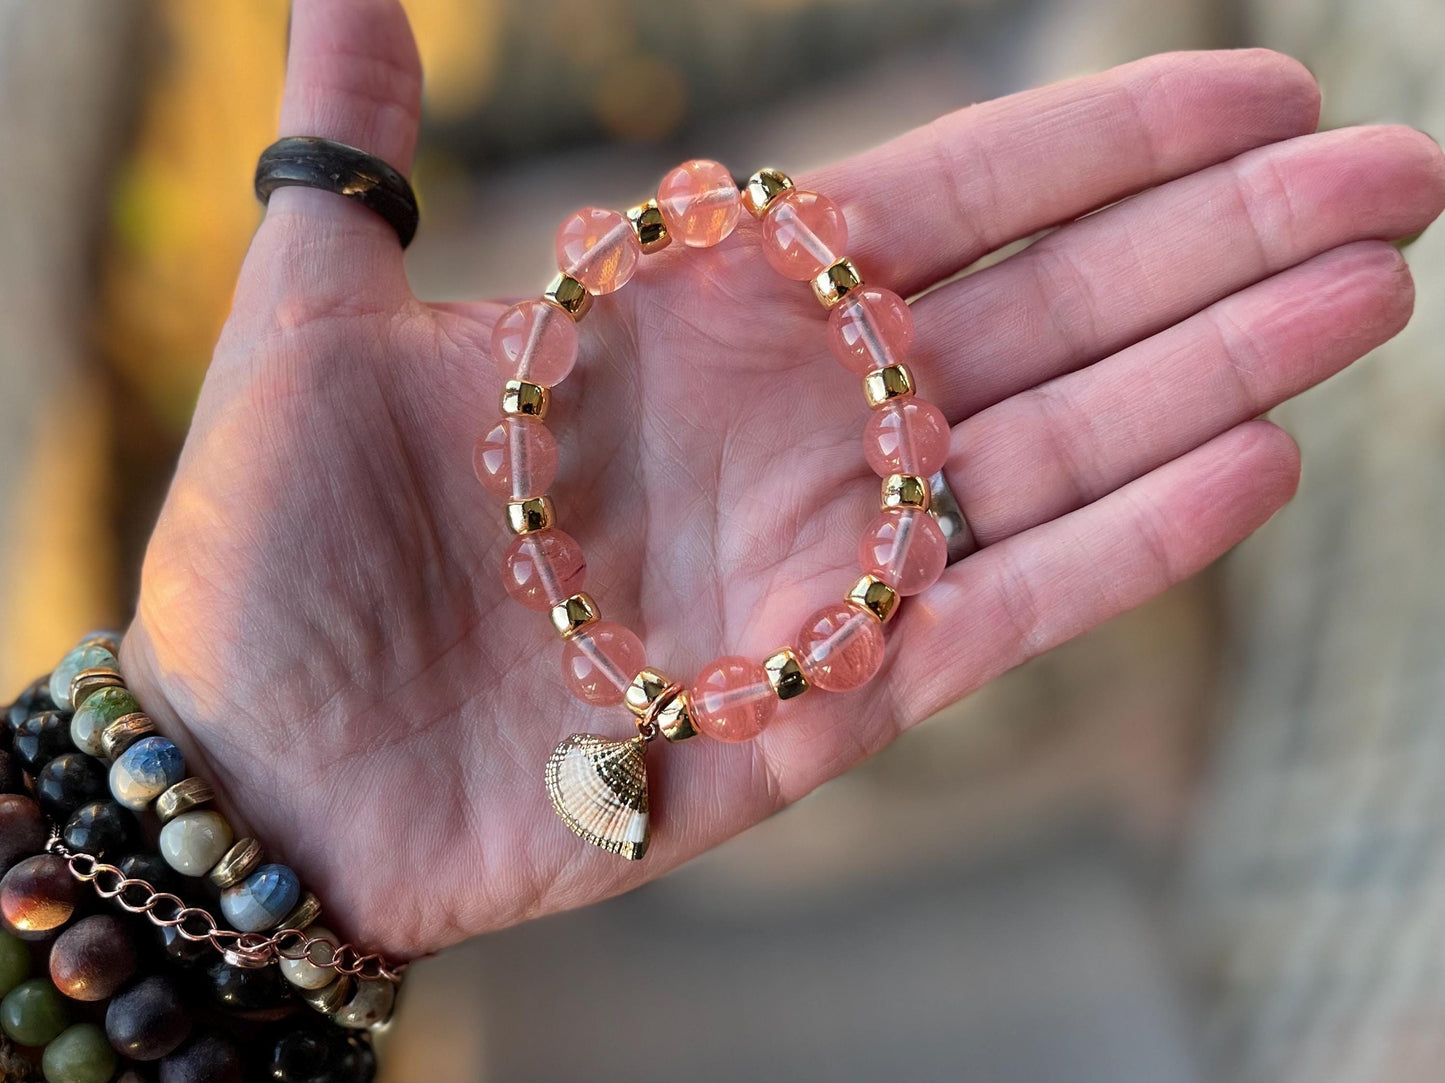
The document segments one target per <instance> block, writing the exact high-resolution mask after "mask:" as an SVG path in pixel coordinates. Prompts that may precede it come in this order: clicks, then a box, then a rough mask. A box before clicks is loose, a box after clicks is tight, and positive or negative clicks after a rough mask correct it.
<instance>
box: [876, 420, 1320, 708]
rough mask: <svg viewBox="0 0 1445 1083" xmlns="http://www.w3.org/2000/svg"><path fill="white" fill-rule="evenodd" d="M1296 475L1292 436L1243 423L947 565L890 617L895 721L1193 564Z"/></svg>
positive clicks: (1221, 547)
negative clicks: (1078, 506)
mask: <svg viewBox="0 0 1445 1083" xmlns="http://www.w3.org/2000/svg"><path fill="white" fill-rule="evenodd" d="M1298 480H1299V451H1298V449H1297V448H1296V446H1295V444H1294V441H1293V440H1291V439H1290V438H1289V436H1288V435H1287V434H1285V433H1284V431H1283V430H1281V429H1279V428H1277V427H1276V426H1274V425H1272V424H1270V423H1269V422H1267V421H1249V422H1246V423H1245V424H1243V425H1240V426H1238V427H1236V428H1234V429H1231V430H1229V432H1227V433H1225V434H1223V435H1221V436H1219V437H1216V438H1215V439H1214V440H1211V441H1210V442H1209V443H1207V444H1205V445H1204V446H1202V447H1199V448H1196V449H1194V450H1193V451H1191V452H1189V453H1187V454H1185V455H1184V456H1182V457H1180V458H1178V459H1175V460H1174V461H1173V462H1170V463H1168V464H1166V465H1164V466H1161V467H1159V468H1158V469H1157V470H1154V471H1152V472H1151V473H1149V474H1146V475H1144V476H1143V477H1142V478H1139V479H1138V480H1136V481H1133V482H1131V483H1130V484H1128V485H1126V486H1124V487H1123V488H1122V489H1118V490H1116V491H1115V492H1113V493H1110V494H1109V495H1108V496H1106V497H1104V498H1102V499H1101V500H1098V501H1096V502H1094V503H1092V504H1090V505H1088V506H1087V507H1084V508H1081V509H1079V510H1077V511H1074V512H1071V513H1069V514H1068V515H1065V516H1063V517H1062V518H1059V519H1055V520H1052V521H1051V522H1048V523H1045V524H1044V525H1042V526H1038V527H1035V528H1033V529H1032V530H1029V531H1026V532H1025V533H1023V534H1018V535H1015V536H1014V537H1012V538H1009V539H1008V540H1006V541H1003V542H1000V543H999V544H998V545H996V546H990V547H989V548H987V549H982V550H980V551H979V552H978V553H975V554H974V555H973V556H971V557H969V558H968V559H966V560H964V561H962V562H960V563H958V564H955V565H954V566H953V567H951V568H950V569H949V570H948V572H947V573H946V574H945V575H944V577H943V578H942V579H941V580H939V582H938V583H936V584H935V585H934V586H933V587H931V588H930V589H929V590H928V591H926V592H924V593H923V594H921V595H919V596H918V597H917V598H913V599H910V600H909V601H910V605H908V606H907V607H905V608H904V611H903V613H902V614H901V615H900V617H899V619H898V627H897V629H896V631H895V633H894V636H893V637H892V638H894V640H895V641H896V645H895V646H894V647H893V651H895V652H896V653H892V652H890V653H892V662H891V666H890V669H889V671H888V678H887V679H888V682H889V688H890V690H891V691H892V693H893V702H894V711H895V722H896V723H897V724H898V725H899V726H900V727H902V726H907V725H911V724H913V723H916V722H919V721H921V720H923V719H924V718H926V717H928V716H929V715H930V714H932V713H933V712H935V711H937V710H939V709H940V708H941V707H944V706H946V705H947V704H949V703H952V702H954V701H956V700H958V699H960V698H961V697H963V696H965V695H967V694H968V693H969V692H972V691H973V690H975V689H977V688H978V687H980V686H981V685H983V684H984V683H986V682H987V681H989V680H992V679H993V678H994V677H996V676H998V675H999V674H1000V673H1003V672H1004V671H1005V670H1008V669H1011V668H1013V667H1014V666H1016V665H1019V664H1020V663H1022V662H1025V661H1027V660H1028V659H1030V658H1033V657H1035V656H1036V655H1039V654H1042V653H1043V652H1044V651H1046V650H1048V649H1049V648H1051V647H1054V646H1056V645H1057V644H1059V643H1062V642H1064V641H1065V640H1067V639H1071V638H1072V637H1074V636H1076V635H1078V634H1079V633H1080V632H1083V631H1085V630H1087V629H1089V628H1092V627H1093V626H1094V625H1096V624H1100V623H1102V622H1103V621H1106V620H1108V619H1109V618H1110V617H1113V616H1116V615H1118V614H1119V613H1123V612H1125V611H1126V610H1129V609H1133V608H1134V607H1135V606H1138V605H1140V604H1142V603H1143V602H1145V601H1148V600H1149V599H1150V598H1152V597H1153V596H1154V595H1156V594H1159V593H1160V592H1161V591H1163V590H1164V589H1165V588H1166V587H1169V586H1172V585H1173V584H1175V583H1178V582H1180V581H1181V580H1183V579H1187V578H1188V577H1189V576H1191V575H1194V574H1195V573H1196V572H1198V571H1200V570H1201V569H1203V568H1204V567H1205V566H1206V565H1208V564H1209V563H1210V562H1211V561H1213V560H1215V559H1216V558H1218V557H1219V556H1221V555H1222V554H1223V553H1224V552H1225V551H1227V550H1228V549H1229V548H1230V547H1231V546H1233V545H1235V544H1236V543H1238V542H1239V541H1241V540H1243V539H1244V538H1245V537H1246V536H1248V535H1249V534H1250V533H1251V532H1253V531H1254V530H1256V529H1258V528H1259V527H1260V526H1261V525H1263V524H1264V522H1265V521H1266V520H1267V519H1268V518H1269V517H1270V516H1271V515H1273V514H1274V513H1275V512H1276V511H1278V510H1279V509H1280V508H1281V507H1282V506H1283V505H1284V504H1285V503H1286V502H1287V501H1288V500H1289V499H1290V497H1291V496H1292V495H1293V494H1294V491H1295V486H1296V485H1297V483H1298Z"/></svg>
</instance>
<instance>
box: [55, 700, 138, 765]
mask: <svg viewBox="0 0 1445 1083" xmlns="http://www.w3.org/2000/svg"><path fill="white" fill-rule="evenodd" d="M139 710H140V704H139V703H137V702H136V699H135V697H134V696H133V695H131V694H130V693H129V692H128V691H126V690H125V689H124V688H102V689H101V690H100V691H98V692H93V693H91V694H90V695H89V696H88V697H87V698H86V700H85V702H84V703H83V704H81V705H80V708H79V709H78V710H77V711H76V712H75V717H73V718H72V719H71V720H70V739H71V741H72V742H74V744H75V747H76V748H78V749H80V751H82V752H85V753H88V754H89V755H91V756H99V755H101V753H102V752H103V751H104V746H103V745H101V743H100V735H101V734H102V733H104V732H105V727H106V726H108V725H110V724H111V723H112V722H114V721H115V720H116V719H117V718H119V717H121V715H127V714H135V713H136V712H137V711H139Z"/></svg>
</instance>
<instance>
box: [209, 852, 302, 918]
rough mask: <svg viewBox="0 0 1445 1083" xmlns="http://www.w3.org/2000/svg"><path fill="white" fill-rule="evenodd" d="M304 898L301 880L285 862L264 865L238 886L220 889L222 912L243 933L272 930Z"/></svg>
mask: <svg viewBox="0 0 1445 1083" xmlns="http://www.w3.org/2000/svg"><path fill="white" fill-rule="evenodd" d="M300 898H301V881H300V880H298V879H297V878H296V874H295V873H294V872H292V871H291V870H290V869H288V868H287V867H286V866H285V865H262V866H261V867H260V868H259V869H257V870H256V871H255V872H253V873H252V874H251V875H250V876H248V877H246V879H244V880H242V881H241V882H240V883H239V884H237V885H236V886H235V887H228V888H227V889H226V890H225V891H223V892H221V912H222V913H223V914H225V915H226V920H227V921H229V922H230V923H231V925H232V927H233V928H235V929H237V930H239V931H240V932H243V933H258V932H260V931H261V930H262V929H269V928H271V927H272V926H273V925H275V924H276V923H277V922H278V921H280V920H281V919H282V918H284V917H285V916H286V915H287V914H289V913H291V911H292V909H293V908H294V907H295V906H296V902H297V900H298V899H300Z"/></svg>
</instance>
